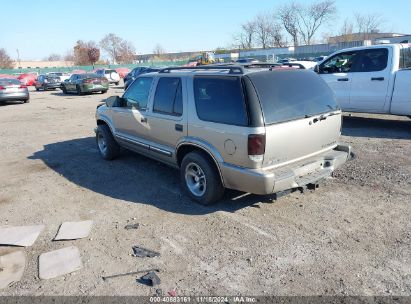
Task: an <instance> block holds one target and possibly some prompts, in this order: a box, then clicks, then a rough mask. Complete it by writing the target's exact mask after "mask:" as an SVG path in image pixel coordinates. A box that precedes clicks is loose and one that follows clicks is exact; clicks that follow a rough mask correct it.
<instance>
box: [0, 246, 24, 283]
mask: <svg viewBox="0 0 411 304" xmlns="http://www.w3.org/2000/svg"><path fill="white" fill-rule="evenodd" d="M25 266H26V255H25V254H24V252H23V251H14V252H11V253H7V254H4V255H0V289H2V288H6V287H8V286H10V285H12V284H14V283H16V282H18V281H20V279H21V277H22V276H23V273H24V268H25Z"/></svg>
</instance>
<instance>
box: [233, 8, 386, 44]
mask: <svg viewBox="0 0 411 304" xmlns="http://www.w3.org/2000/svg"><path fill="white" fill-rule="evenodd" d="M336 18H337V7H336V4H335V0H320V1H317V2H314V3H311V4H305V3H300V2H290V3H287V4H284V5H281V6H278V7H276V8H275V9H274V10H273V11H272V12H270V13H261V14H258V15H257V16H256V17H255V18H254V19H252V20H250V21H247V22H244V23H243V24H241V28H240V31H239V33H237V34H236V35H234V42H233V47H234V48H239V49H244V50H248V49H252V48H263V49H265V48H268V47H284V46H289V45H293V46H298V45H312V44H313V43H316V42H318V41H316V38H317V37H316V36H317V34H318V32H319V30H320V29H321V28H322V27H323V26H324V25H326V24H330V23H331V22H333V21H335V20H336ZM382 23H383V20H382V19H381V17H380V16H379V15H377V14H360V13H355V14H354V20H350V19H345V21H344V24H343V27H342V28H341V30H340V31H339V32H334V33H330V32H329V33H326V34H325V37H323V39H322V40H323V42H329V41H328V40H329V38H330V37H332V36H333V35H344V36H345V37H344V39H345V40H348V39H349V37H350V35H352V34H353V33H354V31H357V32H358V33H363V34H364V35H363V39H368V37H369V35H370V33H372V32H375V31H378V29H379V27H380V26H381V24H382ZM338 42H339V41H338Z"/></svg>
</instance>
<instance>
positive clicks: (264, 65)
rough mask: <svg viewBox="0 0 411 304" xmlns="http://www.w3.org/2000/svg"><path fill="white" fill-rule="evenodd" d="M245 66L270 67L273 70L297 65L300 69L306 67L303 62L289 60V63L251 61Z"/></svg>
mask: <svg viewBox="0 0 411 304" xmlns="http://www.w3.org/2000/svg"><path fill="white" fill-rule="evenodd" d="M243 66H244V67H245V68H270V70H272V69H273V68H276V67H290V68H291V67H293V66H296V67H298V68H299V69H305V67H304V66H303V65H302V64H301V63H293V62H287V63H265V62H260V63H250V64H244V65H243Z"/></svg>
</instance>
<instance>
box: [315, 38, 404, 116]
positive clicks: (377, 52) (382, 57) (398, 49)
mask: <svg viewBox="0 0 411 304" xmlns="http://www.w3.org/2000/svg"><path fill="white" fill-rule="evenodd" d="M314 70H315V71H316V72H317V73H318V74H319V75H320V76H321V77H322V78H323V79H324V80H325V81H326V82H327V84H328V85H329V86H330V87H331V89H333V91H334V93H335V95H336V97H337V99H338V101H339V103H340V105H341V108H342V110H343V111H349V112H362V113H379V114H394V115H404V116H409V117H410V118H411V44H385V45H374V46H368V47H356V48H350V49H345V50H341V51H338V52H335V53H334V54H332V55H331V56H330V57H328V58H327V59H325V60H324V61H322V62H321V63H319V64H318V65H317V66H316V67H315V68H314Z"/></svg>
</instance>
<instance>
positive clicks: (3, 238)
mask: <svg viewBox="0 0 411 304" xmlns="http://www.w3.org/2000/svg"><path fill="white" fill-rule="evenodd" d="M44 227H45V226H44V225H37V226H0V245H11V246H23V247H27V246H31V245H33V244H34V242H35V241H36V240H37V237H38V236H39V234H40V232H41V231H43V229H44Z"/></svg>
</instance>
